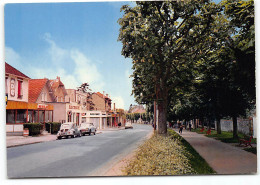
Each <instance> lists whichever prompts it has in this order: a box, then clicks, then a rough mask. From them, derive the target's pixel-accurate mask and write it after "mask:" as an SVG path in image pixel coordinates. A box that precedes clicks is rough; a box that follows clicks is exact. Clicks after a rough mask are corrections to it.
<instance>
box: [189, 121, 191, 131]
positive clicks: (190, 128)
mask: <svg viewBox="0 0 260 185" xmlns="http://www.w3.org/2000/svg"><path fill="white" fill-rule="evenodd" d="M189 129H190V131H191V123H190V122H189Z"/></svg>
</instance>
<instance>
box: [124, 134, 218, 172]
mask: <svg viewBox="0 0 260 185" xmlns="http://www.w3.org/2000/svg"><path fill="white" fill-rule="evenodd" d="M124 172H125V175H184V174H212V173H214V171H213V170H212V169H211V168H210V167H209V166H208V164H207V163H206V162H205V160H204V159H202V158H201V157H200V156H199V154H198V153H197V152H196V151H195V150H194V149H193V148H192V147H191V146H190V145H189V144H188V143H187V142H186V141H185V140H184V139H183V138H182V137H180V136H179V135H178V134H177V133H175V132H174V131H172V130H169V131H168V135H167V136H162V135H157V134H155V135H154V136H153V137H152V138H151V139H149V140H148V141H146V142H145V143H144V144H143V145H142V146H141V147H140V148H139V150H138V152H137V154H136V158H135V159H134V160H132V161H131V162H130V163H129V164H128V166H127V167H126V169H125V170H124Z"/></svg>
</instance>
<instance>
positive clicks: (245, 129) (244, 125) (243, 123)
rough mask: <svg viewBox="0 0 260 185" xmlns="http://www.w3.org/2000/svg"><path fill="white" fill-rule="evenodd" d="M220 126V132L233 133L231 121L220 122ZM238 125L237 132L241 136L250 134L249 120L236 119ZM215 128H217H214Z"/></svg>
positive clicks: (222, 120)
mask: <svg viewBox="0 0 260 185" xmlns="http://www.w3.org/2000/svg"><path fill="white" fill-rule="evenodd" d="M220 124H221V130H222V131H229V132H232V131H233V121H232V120H224V119H221V120H220ZM237 125H238V132H241V133H243V134H247V135H249V134H250V121H249V119H238V120H237ZM216 128H217V127H216Z"/></svg>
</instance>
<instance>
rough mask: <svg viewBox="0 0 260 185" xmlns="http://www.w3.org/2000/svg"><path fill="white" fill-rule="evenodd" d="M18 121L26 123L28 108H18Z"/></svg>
mask: <svg viewBox="0 0 260 185" xmlns="http://www.w3.org/2000/svg"><path fill="white" fill-rule="evenodd" d="M16 123H26V110H19V109H18V110H17V116H16Z"/></svg>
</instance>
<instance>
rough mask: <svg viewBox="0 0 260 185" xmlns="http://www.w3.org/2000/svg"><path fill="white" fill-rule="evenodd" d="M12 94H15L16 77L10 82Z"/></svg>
mask: <svg viewBox="0 0 260 185" xmlns="http://www.w3.org/2000/svg"><path fill="white" fill-rule="evenodd" d="M10 95H11V96H12V97H14V96H15V79H14V78H11V82H10Z"/></svg>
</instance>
